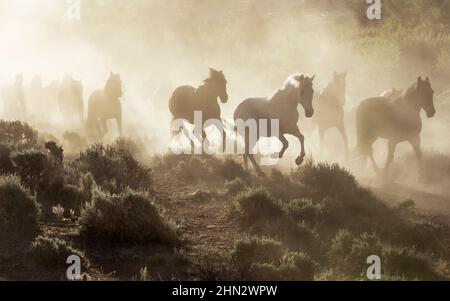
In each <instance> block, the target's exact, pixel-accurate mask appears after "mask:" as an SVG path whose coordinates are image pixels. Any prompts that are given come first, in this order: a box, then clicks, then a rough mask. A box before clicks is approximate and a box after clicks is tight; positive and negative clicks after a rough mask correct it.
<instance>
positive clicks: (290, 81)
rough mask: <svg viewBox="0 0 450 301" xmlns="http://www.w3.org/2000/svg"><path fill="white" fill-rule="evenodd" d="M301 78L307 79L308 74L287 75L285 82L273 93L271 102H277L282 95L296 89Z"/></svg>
mask: <svg viewBox="0 0 450 301" xmlns="http://www.w3.org/2000/svg"><path fill="white" fill-rule="evenodd" d="M302 77H304V78H306V77H309V74H304V73H294V74H291V75H289V76H288V78H287V79H286V81H285V82H284V83H283V86H282V87H281V88H280V89H278V90H276V91H275V92H274V93H273V95H272V97H271V100H277V99H278V98H279V96H281V95H284V94H285V93H289V92H290V91H291V90H292V89H295V88H298V87H299V85H300V78H302Z"/></svg>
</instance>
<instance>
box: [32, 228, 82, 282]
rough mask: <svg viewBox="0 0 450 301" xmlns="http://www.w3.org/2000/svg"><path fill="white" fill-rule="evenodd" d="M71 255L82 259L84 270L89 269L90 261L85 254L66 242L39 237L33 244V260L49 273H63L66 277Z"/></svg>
mask: <svg viewBox="0 0 450 301" xmlns="http://www.w3.org/2000/svg"><path fill="white" fill-rule="evenodd" d="M71 255H76V256H78V257H80V259H81V264H82V268H84V269H86V268H88V267H89V261H88V260H87V259H86V257H85V255H84V253H83V252H81V251H79V250H77V249H74V248H72V247H71V246H70V245H68V244H67V243H66V242H65V241H64V240H61V239H58V238H48V237H43V236H38V237H36V239H35V240H34V241H33V243H32V249H31V256H32V258H33V259H34V261H35V263H36V264H37V265H39V266H42V267H44V268H45V269H47V270H48V271H61V273H62V274H63V275H65V271H66V269H67V258H68V257H69V256H71ZM63 272H64V273H63Z"/></svg>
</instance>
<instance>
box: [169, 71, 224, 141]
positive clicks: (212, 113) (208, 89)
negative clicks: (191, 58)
mask: <svg viewBox="0 0 450 301" xmlns="http://www.w3.org/2000/svg"><path fill="white" fill-rule="evenodd" d="M217 98H220V101H221V102H222V103H227V101H228V93H227V80H226V79H225V76H224V74H223V71H217V70H215V69H212V68H210V69H209V77H208V78H207V79H205V80H204V81H203V84H202V85H201V86H199V87H198V88H194V87H192V86H181V87H178V88H176V89H175V91H174V92H173V93H172V96H171V97H170V100H169V109H170V112H171V113H172V116H173V118H172V120H185V121H187V122H188V123H190V124H194V113H195V112H201V113H202V120H205V121H206V120H209V119H214V120H221V116H220V114H221V110H220V105H219V103H218V102H217ZM182 130H183V129H181V128H178V129H172V136H175V135H177V134H179V133H180V132H181V131H182ZM184 130H185V129H184ZM218 130H219V131H221V132H222V139H223V141H222V143H223V144H222V147H223V149H225V142H226V132H225V130H224V127H223V126H222V127H221V128H218ZM184 134H185V135H189V133H187V132H184ZM189 136H190V135H189ZM202 136H203V139H205V138H206V133H205V130H204V129H202ZM205 142H206V143H208V141H207V140H206V141H205ZM191 145H192V146H193V141H192V143H191Z"/></svg>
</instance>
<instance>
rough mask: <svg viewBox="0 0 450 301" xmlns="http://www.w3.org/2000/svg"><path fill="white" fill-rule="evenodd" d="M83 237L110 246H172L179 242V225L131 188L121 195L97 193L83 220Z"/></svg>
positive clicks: (95, 192) (83, 215)
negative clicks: (177, 226)
mask: <svg viewBox="0 0 450 301" xmlns="http://www.w3.org/2000/svg"><path fill="white" fill-rule="evenodd" d="M80 224H81V230H80V234H81V236H82V237H84V238H86V239H88V240H91V241H103V242H106V243H110V244H113V245H114V244H141V245H142V244H148V243H152V242H156V243H161V244H166V245H170V246H174V245H177V244H178V243H179V240H178V237H177V233H176V228H175V226H174V225H173V224H172V223H170V222H168V221H167V220H166V219H165V218H164V217H163V216H162V215H161V214H160V212H159V210H158V208H157V207H156V205H155V204H153V203H152V201H151V199H150V197H149V196H148V195H147V194H144V193H138V192H135V191H132V190H130V189H127V190H125V191H124V192H122V193H120V194H117V195H110V194H109V193H107V192H102V191H99V190H96V191H94V195H93V197H92V202H91V203H87V204H86V208H84V209H83V210H82V212H81V217H80Z"/></svg>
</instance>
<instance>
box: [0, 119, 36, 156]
mask: <svg viewBox="0 0 450 301" xmlns="http://www.w3.org/2000/svg"><path fill="white" fill-rule="evenodd" d="M0 141H1V142H2V144H6V145H9V146H13V147H14V148H16V149H23V148H27V147H33V146H35V145H36V144H37V143H38V133H37V131H35V130H34V129H33V128H32V127H31V126H29V125H28V124H27V123H24V122H20V121H4V120H0Z"/></svg>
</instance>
